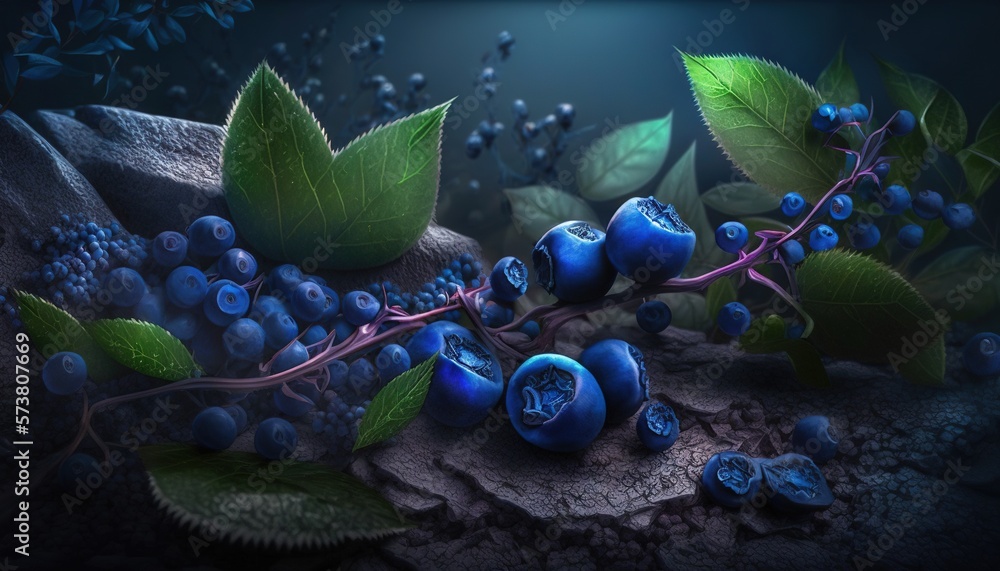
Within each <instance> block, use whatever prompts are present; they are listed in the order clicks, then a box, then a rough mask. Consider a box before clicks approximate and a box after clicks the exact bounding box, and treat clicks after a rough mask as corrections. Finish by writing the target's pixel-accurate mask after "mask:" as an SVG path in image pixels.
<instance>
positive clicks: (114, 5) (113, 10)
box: [104, 0, 121, 17]
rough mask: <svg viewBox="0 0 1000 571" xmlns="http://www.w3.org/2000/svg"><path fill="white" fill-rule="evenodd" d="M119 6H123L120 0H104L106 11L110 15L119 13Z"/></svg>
mask: <svg viewBox="0 0 1000 571" xmlns="http://www.w3.org/2000/svg"><path fill="white" fill-rule="evenodd" d="M119 8H121V6H120V5H119V3H118V0H104V12H105V13H106V14H107V15H108V17H111V16H114V15H115V14H117V13H118V9H119Z"/></svg>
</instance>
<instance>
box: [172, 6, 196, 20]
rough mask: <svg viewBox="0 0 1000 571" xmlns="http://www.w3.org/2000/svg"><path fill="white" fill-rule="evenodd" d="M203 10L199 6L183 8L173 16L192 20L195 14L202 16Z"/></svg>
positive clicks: (175, 11) (177, 10)
mask: <svg viewBox="0 0 1000 571" xmlns="http://www.w3.org/2000/svg"><path fill="white" fill-rule="evenodd" d="M200 13H201V8H199V7H198V6H181V7H180V8H178V9H176V10H174V11H173V13H172V14H171V15H172V16H173V17H174V18H190V17H191V16H194V15H195V14H200Z"/></svg>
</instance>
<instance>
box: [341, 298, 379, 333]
mask: <svg viewBox="0 0 1000 571" xmlns="http://www.w3.org/2000/svg"><path fill="white" fill-rule="evenodd" d="M380 308H381V307H380V304H379V301H378V299H376V298H375V296H373V295H372V294H370V293H368V292H366V291H352V292H350V293H348V294H347V295H345V296H344V304H343V306H342V307H341V310H342V311H343V312H344V319H346V320H347V322H348V323H350V324H351V325H354V326H355V327H360V326H362V325H367V324H369V323H371V322H372V321H374V320H375V317H377V316H378V312H379V309H380Z"/></svg>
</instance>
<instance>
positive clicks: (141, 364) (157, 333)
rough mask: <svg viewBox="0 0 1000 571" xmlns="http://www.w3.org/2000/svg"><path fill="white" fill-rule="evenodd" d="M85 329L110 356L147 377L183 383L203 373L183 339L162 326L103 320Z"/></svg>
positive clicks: (131, 321) (133, 320)
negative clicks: (182, 341) (181, 381)
mask: <svg viewBox="0 0 1000 571" xmlns="http://www.w3.org/2000/svg"><path fill="white" fill-rule="evenodd" d="M85 328H86V330H87V333H89V334H90V336H91V337H93V338H94V341H95V342H96V343H97V344H98V345H99V346H100V347H101V349H104V351H105V352H106V353H107V354H108V355H111V357H112V358H114V359H115V360H116V361H118V362H119V363H121V364H122V365H125V366H126V367H128V368H130V369H132V370H134V371H138V372H140V373H142V374H144V375H148V376H150V377H154V378H157V379H163V380H166V381H180V380H183V379H187V378H191V377H195V376H198V375H200V374H201V369H200V368H199V367H198V365H197V364H196V363H195V362H194V359H193V358H192V357H191V353H189V352H188V350H187V348H185V347H184V344H183V343H181V340H180V339H178V338H176V337H174V336H173V335H171V334H170V332H169V331H167V330H166V329H164V328H162V327H160V326H159V325H155V324H153V323H149V322H146V321H137V320H135V319H101V320H98V321H94V322H91V323H88V324H86V325H85Z"/></svg>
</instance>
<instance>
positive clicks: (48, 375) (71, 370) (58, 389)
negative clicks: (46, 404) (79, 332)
mask: <svg viewBox="0 0 1000 571" xmlns="http://www.w3.org/2000/svg"><path fill="white" fill-rule="evenodd" d="M86 381H87V363H85V362H84V360H83V357H81V356H80V355H79V354H77V353H72V352H70V351H61V352H59V353H56V354H54V355H52V356H51V357H49V358H48V360H47V361H45V365H43V366H42V382H43V383H44V384H45V388H46V389H48V390H49V392H50V393H52V394H55V395H61V396H65V395H71V394H73V393H75V392H77V391H79V390H80V389H81V388H82V387H83V383H85V382H86Z"/></svg>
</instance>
